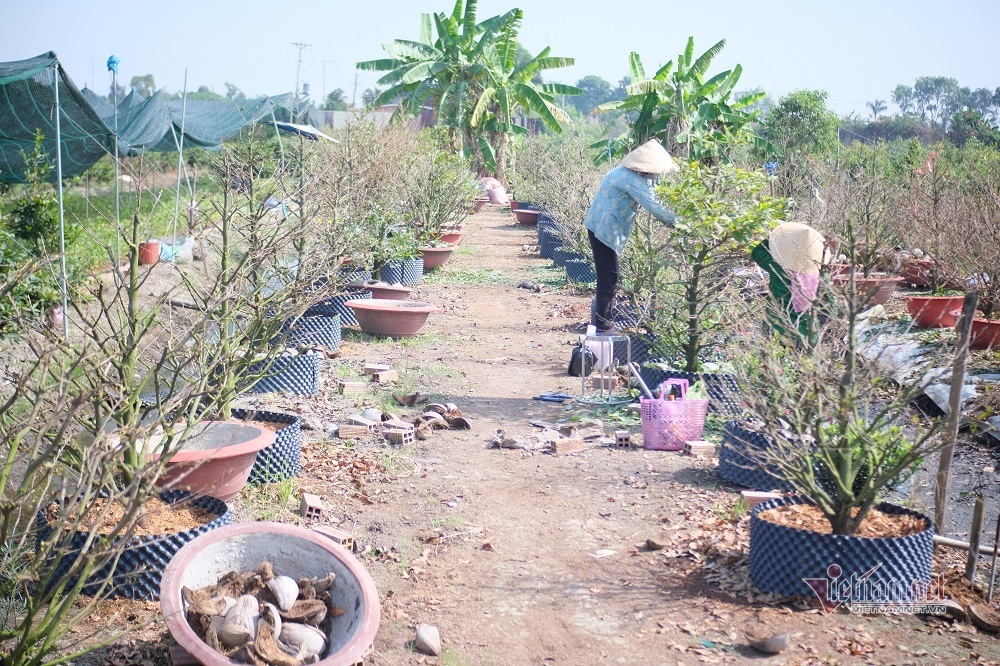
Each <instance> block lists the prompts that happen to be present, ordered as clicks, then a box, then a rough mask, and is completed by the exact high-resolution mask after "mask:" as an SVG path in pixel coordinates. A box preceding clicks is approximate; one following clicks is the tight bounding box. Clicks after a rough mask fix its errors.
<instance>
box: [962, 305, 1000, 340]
mask: <svg viewBox="0 0 1000 666" xmlns="http://www.w3.org/2000/svg"><path fill="white" fill-rule="evenodd" d="M977 314H982V313H980V312H977ZM951 316H953V317H954V318H955V321H958V319H959V317H961V316H962V308H958V309H957V310H952V311H951ZM969 349H1000V320H996V319H986V318H984V317H975V318H973V320H972V332H971V334H970V335H969Z"/></svg>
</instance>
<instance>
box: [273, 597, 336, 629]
mask: <svg viewBox="0 0 1000 666" xmlns="http://www.w3.org/2000/svg"><path fill="white" fill-rule="evenodd" d="M280 613H281V619H282V620H287V621H289V622H304V623H306V624H311V625H313V626H319V624H320V623H321V622H322V621H323V620H325V619H326V603H325V602H323V601H320V600H319V599H309V600H305V599H299V600H298V601H296V602H295V603H294V604H292V607H291V608H289V609H288V610H287V611H280Z"/></svg>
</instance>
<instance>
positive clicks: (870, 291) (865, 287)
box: [833, 273, 903, 307]
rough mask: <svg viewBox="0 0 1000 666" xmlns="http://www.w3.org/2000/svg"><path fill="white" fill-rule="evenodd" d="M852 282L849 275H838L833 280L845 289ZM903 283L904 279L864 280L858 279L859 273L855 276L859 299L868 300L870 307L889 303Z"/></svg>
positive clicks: (879, 278)
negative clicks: (897, 287) (897, 286)
mask: <svg viewBox="0 0 1000 666" xmlns="http://www.w3.org/2000/svg"><path fill="white" fill-rule="evenodd" d="M850 280H851V278H850V276H849V275H846V276H845V275H838V276H835V277H834V278H833V282H834V284H837V285H840V286H841V287H843V288H845V289H846V288H847V287H848V285H849V284H850ZM902 281H903V278H899V277H878V278H863V277H858V274H857V273H855V276H854V285H855V289H857V293H858V297H859V298H867V299H868V303H867V305H868V306H869V307H870V306H872V305H882V304H883V303H887V302H888V301H889V299H890V298H892V294H893V292H895V291H896V285H898V284H899V283H900V282H902Z"/></svg>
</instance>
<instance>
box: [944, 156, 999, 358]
mask: <svg viewBox="0 0 1000 666" xmlns="http://www.w3.org/2000/svg"><path fill="white" fill-rule="evenodd" d="M992 150H993V149H992V148H991V147H985V146H978V145H967V147H966V150H965V163H964V164H963V165H962V172H963V176H964V178H963V180H964V181H965V187H964V196H963V199H962V205H961V214H960V215H958V216H957V219H956V220H955V223H956V224H955V233H954V236H953V238H952V241H951V243H952V247H953V248H954V250H953V251H954V252H955V253H956V254H957V257H958V261H959V262H960V265H961V266H962V267H963V268H965V269H967V271H968V274H969V275H970V276H971V277H970V279H969V281H970V283H971V284H973V285H974V286H975V288H976V289H977V290H978V291H979V310H980V311H981V313H982V317H976V318H975V319H973V321H972V337H971V339H970V340H969V346H970V347H971V348H973V349H996V348H1000V282H998V279H997V276H1000V243H998V242H1000V229H998V228H997V220H998V219H1000V159H998V158H997V156H996V155H994V154H992V152H991V151H992ZM960 305H961V304H959V306H960ZM959 309H960V308H959Z"/></svg>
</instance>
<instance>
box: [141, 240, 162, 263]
mask: <svg viewBox="0 0 1000 666" xmlns="http://www.w3.org/2000/svg"><path fill="white" fill-rule="evenodd" d="M159 260H160V241H154V240H151V241H146V242H145V243H139V265H140V266H152V265H153V264H155V263H156V262H157V261H159Z"/></svg>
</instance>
